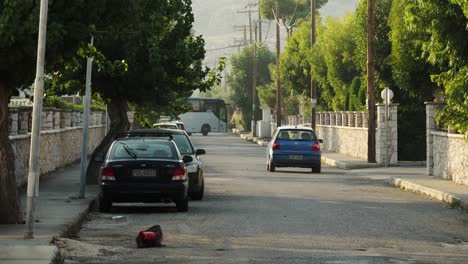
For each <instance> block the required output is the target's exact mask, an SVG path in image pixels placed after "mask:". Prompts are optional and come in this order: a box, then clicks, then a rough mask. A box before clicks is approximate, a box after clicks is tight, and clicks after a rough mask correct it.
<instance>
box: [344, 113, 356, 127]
mask: <svg viewBox="0 0 468 264" xmlns="http://www.w3.org/2000/svg"><path fill="white" fill-rule="evenodd" d="M346 113H347V115H348V127H354V112H352V111H347V112H346Z"/></svg>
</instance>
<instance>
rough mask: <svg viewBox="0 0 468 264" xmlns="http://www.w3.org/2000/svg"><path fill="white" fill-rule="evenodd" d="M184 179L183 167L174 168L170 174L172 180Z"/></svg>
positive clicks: (185, 177)
mask: <svg viewBox="0 0 468 264" xmlns="http://www.w3.org/2000/svg"><path fill="white" fill-rule="evenodd" d="M185 179H187V173H186V172H185V169H183V168H176V169H175V170H174V173H173V174H172V180H173V181H183V180H185Z"/></svg>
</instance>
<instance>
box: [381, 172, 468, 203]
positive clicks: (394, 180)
mask: <svg viewBox="0 0 468 264" xmlns="http://www.w3.org/2000/svg"><path fill="white" fill-rule="evenodd" d="M390 184H391V185H393V186H395V187H399V188H401V189H404V190H408V191H412V192H415V193H419V194H424V195H426V196H429V197H431V198H433V199H436V200H438V201H441V202H444V203H447V204H449V205H450V207H452V208H462V209H464V210H467V209H468V208H467V205H468V203H467V201H463V200H462V199H460V198H458V197H456V196H455V195H453V194H450V193H446V192H443V191H439V190H436V189H432V188H429V187H425V186H422V185H419V184H416V183H413V182H410V181H407V180H403V179H401V178H398V177H391V178H390Z"/></svg>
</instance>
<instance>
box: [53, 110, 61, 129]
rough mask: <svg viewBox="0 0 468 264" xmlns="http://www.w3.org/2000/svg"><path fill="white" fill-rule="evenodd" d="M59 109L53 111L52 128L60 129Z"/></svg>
mask: <svg viewBox="0 0 468 264" xmlns="http://www.w3.org/2000/svg"><path fill="white" fill-rule="evenodd" d="M60 116H61V115H60V110H58V109H57V110H55V111H54V129H56V130H57V129H60Z"/></svg>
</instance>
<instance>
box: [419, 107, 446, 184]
mask: <svg viewBox="0 0 468 264" xmlns="http://www.w3.org/2000/svg"><path fill="white" fill-rule="evenodd" d="M424 104H425V105H426V169H427V175H429V176H431V175H433V171H434V149H433V137H432V131H435V130H437V125H436V122H435V115H436V110H439V109H441V108H442V107H443V106H444V103H436V102H425V103H424Z"/></svg>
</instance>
